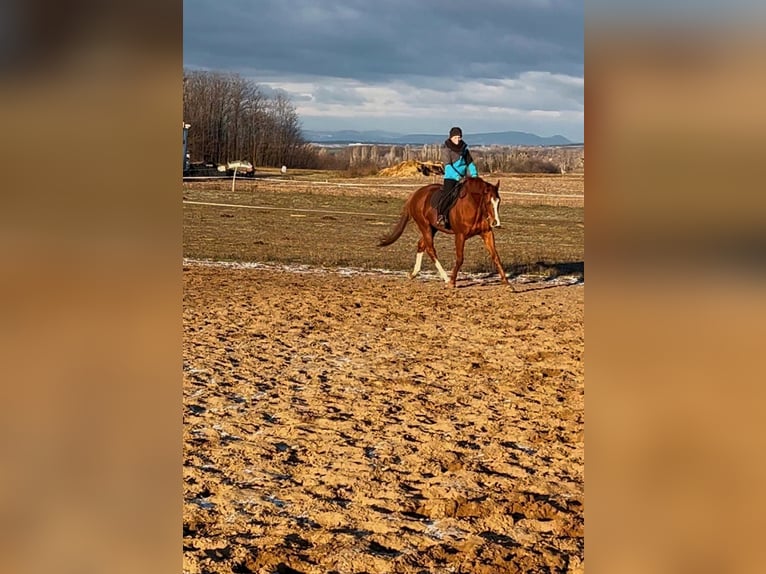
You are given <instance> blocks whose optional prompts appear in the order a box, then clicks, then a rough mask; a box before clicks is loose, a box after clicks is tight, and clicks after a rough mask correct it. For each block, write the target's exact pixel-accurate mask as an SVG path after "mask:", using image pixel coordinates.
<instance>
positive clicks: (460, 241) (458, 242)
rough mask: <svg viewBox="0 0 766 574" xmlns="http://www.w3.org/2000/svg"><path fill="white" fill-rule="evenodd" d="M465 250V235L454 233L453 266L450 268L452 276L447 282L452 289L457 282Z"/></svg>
mask: <svg viewBox="0 0 766 574" xmlns="http://www.w3.org/2000/svg"><path fill="white" fill-rule="evenodd" d="M464 250H465V235H463V234H462V233H455V266H454V267H453V268H452V276H451V277H450V280H449V286H450V287H454V286H455V283H456V282H457V274H458V272H459V271H460V267H462V265H463V251H464Z"/></svg>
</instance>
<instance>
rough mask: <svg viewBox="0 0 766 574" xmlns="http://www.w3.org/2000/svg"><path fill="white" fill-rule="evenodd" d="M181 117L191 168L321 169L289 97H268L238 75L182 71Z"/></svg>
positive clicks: (276, 94) (257, 87) (282, 95)
mask: <svg viewBox="0 0 766 574" xmlns="http://www.w3.org/2000/svg"><path fill="white" fill-rule="evenodd" d="M183 114H184V122H186V123H187V124H189V125H190V126H191V127H190V128H189V132H188V140H187V141H188V151H189V155H190V160H191V161H192V162H205V163H214V164H216V165H217V164H221V163H226V162H228V161H234V160H248V161H251V162H252V163H253V165H254V166H255V165H260V166H273V167H279V166H282V165H289V166H294V167H318V166H317V155H316V151H315V149H314V148H313V146H311V145H310V144H308V143H307V142H306V141H305V140H304V139H303V136H302V133H301V126H300V120H299V118H298V114H297V113H296V111H295V107H294V106H293V105H292V103H291V102H290V100H289V98H288V97H287V94H285V93H284V92H279V91H278V92H276V93H275V94H274V95H273V96H267V95H265V94H264V93H263V91H262V90H261V88H260V87H259V86H258V85H257V84H255V83H254V82H252V81H250V80H247V79H245V78H243V77H242V76H240V75H239V74H229V73H221V72H210V71H197V70H184V76H183Z"/></svg>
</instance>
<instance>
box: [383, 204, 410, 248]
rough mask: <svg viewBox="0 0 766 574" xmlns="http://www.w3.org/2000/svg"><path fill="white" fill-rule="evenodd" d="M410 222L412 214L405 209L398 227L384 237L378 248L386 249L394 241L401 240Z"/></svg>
mask: <svg viewBox="0 0 766 574" xmlns="http://www.w3.org/2000/svg"><path fill="white" fill-rule="evenodd" d="M409 222H410V213H409V211H408V210H407V208H406V207H405V209H403V210H402V215H401V217H400V218H399V221H398V222H397V223H396V227H394V228H393V229H392V230H391V233H389V234H388V235H386V236H385V237H383V238H382V239H381V240H380V242H379V243H378V247H385V246H386V245H391V244H392V243H393V242H394V241H396V240H397V239H399V238H400V237H401V236H402V233H404V228H405V227H407V224H408V223H409Z"/></svg>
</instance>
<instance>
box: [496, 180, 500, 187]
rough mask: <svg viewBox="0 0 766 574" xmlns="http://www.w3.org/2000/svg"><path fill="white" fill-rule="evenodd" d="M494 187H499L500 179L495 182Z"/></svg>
mask: <svg viewBox="0 0 766 574" xmlns="http://www.w3.org/2000/svg"><path fill="white" fill-rule="evenodd" d="M495 189H500V180H499V179H498V180H497V183H496V184H495Z"/></svg>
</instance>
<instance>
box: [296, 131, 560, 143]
mask: <svg viewBox="0 0 766 574" xmlns="http://www.w3.org/2000/svg"><path fill="white" fill-rule="evenodd" d="M303 137H304V139H306V141H309V142H312V143H318V144H336V145H340V144H352V143H366V144H398V145H406V144H411V145H423V144H434V143H438V144H440V143H442V142H443V141H444V140H445V139H447V136H446V135H445V134H399V133H394V132H386V131H356V130H339V131H317V130H303ZM464 137H465V140H466V142H467V143H468V144H469V145H471V146H480V145H529V146H558V145H571V144H572V143H574V142H572V141H570V140H568V139H567V138H565V137H564V136H559V135H556V136H550V137H542V136H538V135H535V134H530V133H527V132H513V131H511V132H490V133H479V134H468V133H466V134H465V135H464Z"/></svg>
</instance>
